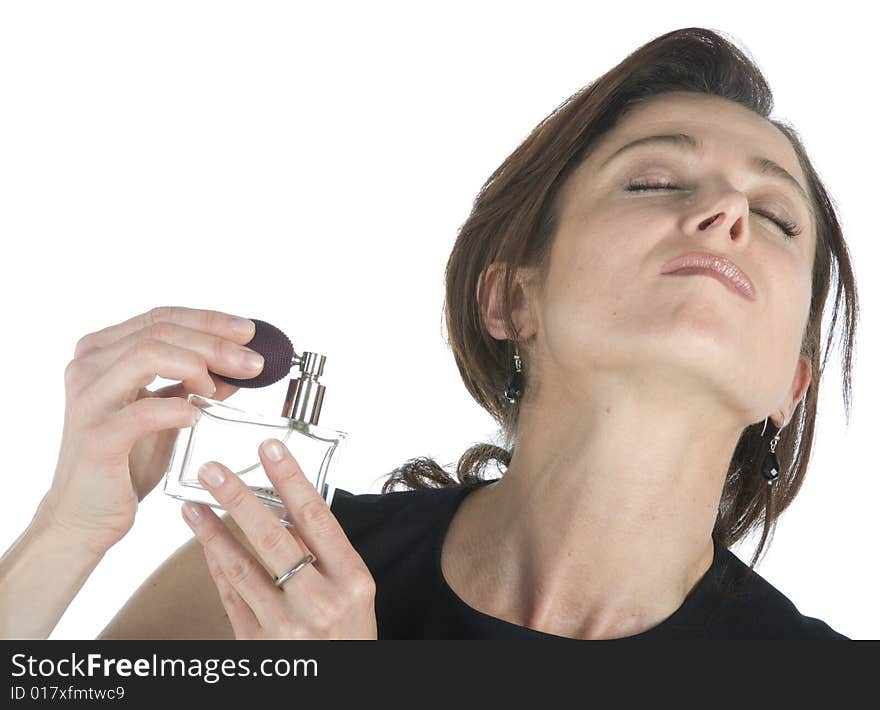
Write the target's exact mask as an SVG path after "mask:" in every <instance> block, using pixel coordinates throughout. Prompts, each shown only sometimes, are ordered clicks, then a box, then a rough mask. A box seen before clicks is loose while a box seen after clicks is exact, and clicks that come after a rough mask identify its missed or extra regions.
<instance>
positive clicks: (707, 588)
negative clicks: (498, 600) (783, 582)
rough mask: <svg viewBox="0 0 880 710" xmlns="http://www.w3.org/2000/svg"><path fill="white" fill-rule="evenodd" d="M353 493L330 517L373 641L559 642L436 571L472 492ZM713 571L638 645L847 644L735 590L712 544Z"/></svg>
mask: <svg viewBox="0 0 880 710" xmlns="http://www.w3.org/2000/svg"><path fill="white" fill-rule="evenodd" d="M495 480H497V479H489V480H484V481H480V482H479V483H477V484H470V485H464V486H462V485H457V486H449V487H443V488H432V489H425V490H412V491H410V490H404V491H392V492H390V493H361V494H353V493H350V492H349V491H347V490H344V489H342V488H337V489H336V491H335V493H334V496H333V500H332V503H331V506H330V508H331V511H332V512H333V513H334V515H335V516H336V519H337V520H338V521H339V524H340V526H341V527H342V529H343V530H344V531H345V533H346V535H347V536H348V539H349V541H350V542H351V544H352V546H353V547H354V548H355V549H356V550H357V552H358V553H359V554H360V556H361V558H362V559H363V560H364V562H365V563H366V565H367V567H368V568H369V569H370V572H371V573H372V575H373V579H374V580H375V582H376V622H377V627H378V636H379V639H563V638H566V637H564V636H557V635H555V634H550V633H545V632H543V631H537V630H535V629H530V628H528V627H525V626H518V625H516V624H513V623H511V622H508V621H504V620H503V619H499V618H496V617H493V616H489V615H488V614H484V613H483V612H480V611H478V610H476V609H474V608H472V607H470V606H468V604H466V603H465V602H464V600H462V599H461V598H460V597H459V596H458V595H457V594H456V593H455V592H454V591H453V590H452V588H451V587H450V586H449V585H448V584H447V582H446V579H445V578H444V577H443V573H442V571H441V567H440V549H441V546H442V544H443V539H444V538H445V535H446V530H447V528H448V527H449V523H450V521H451V520H452V517H453V515H454V514H455V511H456V510H457V509H458V506H459V504H460V503H461V501H462V500H463V499H464V497H465V496H466V495H467V494H468V493H469V492H470V491H472V490H475V489H476V488H477V487H479V486H481V485H485V484H488V483H492V482H494V481H495ZM712 540H713V541H714V543H715V555H714V558H713V560H712V566H711V567H710V568H709V569H708V571H707V572H706V574H705V575H703V577H702V578H701V579H700V581H699V582H698V583H697V584H696V585H695V586H694V588H693V589H692V590H691V592H690V594H689V595H688V596H687V597H686V598H685V600H684V602H683V603H682V605H681V606H680V607H679V608H678V609H677V610H676V611H675V612H673V613H672V615H670V616H669V617H667V618H666V619H664V620H663V621H661V622H660V623H659V624H658V625H657V626H654V627H652V628H650V629H648V630H646V631H643V632H641V633H638V634H635V635H632V636H626V637H622V638H618V639H613V640H625V641H629V640H642V639H834V640H850V639H849V638H848V637H847V636H844V635H843V634H841V633H838V632H837V631H835V630H834V629H832V628H831V627H830V626H829V625H828V624H826V623H825V622H824V621H821V620H820V619H816V618H814V617H809V616H804V615H803V614H801V613H800V612H799V611H798V609H797V608H796V607H795V605H794V604H793V603H792V602H791V601H790V600H789V599H788V598H787V597H786V596H785V595H783V594H782V592H780V591H779V590H777V589H776V588H775V587H774V586H773V585H771V584H770V583H769V582H767V581H766V580H765V579H764V578H763V577H761V576H760V575H759V574H758V573H757V572H754V571H753V572H752V573H751V577H750V579H748V580H747V581H746V582H745V584H744V585H743V586H740V584H739V583H740V581H741V579H742V576H743V575H744V574H745V573H746V572H747V571H748V566H747V565H746V564H745V563H744V562H742V561H741V560H740V559H739V558H738V557H737V556H736V555H734V554H733V553H732V552H730V550H728V549H727V548H726V547H723V546H722V545H721V544H720V543H719V542H718V540H717V538H716V537H715V535H714V534H713V535H712Z"/></svg>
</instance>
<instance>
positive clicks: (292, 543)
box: [182, 439, 377, 639]
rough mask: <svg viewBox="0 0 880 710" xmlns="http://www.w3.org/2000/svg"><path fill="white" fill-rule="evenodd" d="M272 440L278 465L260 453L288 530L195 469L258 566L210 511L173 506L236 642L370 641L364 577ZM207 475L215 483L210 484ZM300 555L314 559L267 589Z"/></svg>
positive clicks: (231, 486)
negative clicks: (198, 547)
mask: <svg viewBox="0 0 880 710" xmlns="http://www.w3.org/2000/svg"><path fill="white" fill-rule="evenodd" d="M272 441H275V442H276V443H277V444H278V447H279V451H280V453H281V459H280V460H278V461H274V460H273V459H271V458H269V456H268V453H269V452H268V451H267V449H266V447H265V445H263V446H261V447H260V449H259V455H260V459H261V461H262V464H263V468H264V469H265V470H266V473H267V474H268V475H269V479H270V480H271V481H272V484H273V486H274V488H275V490H276V491H277V493H278V494H279V495H280V496H281V499H282V500H283V501H284V505H285V508H286V510H287V516H286V517H287V520H289V521H290V522H291V523H292V524H293V526H294V527H293V529H292V530H291V529H289V528H287V527H286V526H285V525H284V524H283V523H282V522H281V521H280V520H279V519H278V518H277V517H276V516H275V515H273V514H272V513H271V512H270V511H269V510H268V509H267V508H266V506H265V505H264V504H263V503H262V502H260V500H259V499H258V498H257V496H256V495H255V494H254V492H253V491H252V490H251V489H250V488H248V486H247V485H245V483H244V482H243V481H242V480H241V479H240V478H239V477H238V476H236V475H235V474H234V473H233V472H232V471H230V470H229V469H228V468H227V467H226V466H224V465H222V464H218V462H216V461H212V462H210V466H209V468H208V470H207V471H205V470H202V471H200V472H199V480H200V481H201V483H202V485H203V486H204V487H205V488H206V489H207V490H208V491H210V493H211V495H213V496H214V498H215V499H216V500H217V502H218V503H220V505H222V506H223V508H225V509H226V510H227V511H228V512H229V514H230V515H231V516H232V519H233V520H234V521H235V522H236V524H237V525H238V527H239V528H241V530H242V532H243V533H244V534H245V536H246V537H247V539H248V541H249V542H250V544H251V545H253V549H254V550H255V551H256V552H257V554H258V555H259V556H260V558H262V561H259V560H257V559H255V558H254V556H253V555H252V554H250V552H249V551H248V550H247V548H246V547H245V546H244V545H242V544H241V542H239V541H238V540H237V539H236V538H235V536H234V535H233V534H232V532H230V530H229V528H227V527H226V525H225V524H224V522H223V521H222V520H221V519H220V518H219V517H218V516H217V514H216V513H214V511H213V510H212V509H211V506H208V505H201V504H198V503H192V502H187V503H184V505H183V508H182V509H183V513H184V515H183V517H184V520H186V521H187V523H188V524H189V526H190V527H191V528H192V530H193V532H194V533H195V536H196V538H197V539H198V540H199V542H200V543H201V544H202V548H203V551H204V553H205V559H206V561H207V563H208V569H209V570H210V571H211V575H212V577H213V578H214V583H215V584H216V585H217V590H218V592H219V593H220V600H221V602H222V603H223V607H224V608H225V609H226V613H227V614H228V615H229V621H230V623H231V624H232V629H233V631H234V632H235V637H236V639H375V638H377V633H376V609H375V593H376V586H375V582H374V580H373V576H372V575H371V574H370V571H369V569H368V568H367V566H366V564H365V563H364V561H363V559H362V558H361V556H360V555H359V554H358V553H357V551H356V550H355V549H354V548H353V547H352V546H351V543H350V542H349V540H348V537H347V536H346V535H345V532H344V531H343V529H342V527H341V526H340V525H339V521H338V520H336V516H334V515H333V513H332V512H331V511H330V506H328V505H327V503H326V501H325V500H324V499H323V498H322V497H321V496H320V494H319V493H318V491H317V490H316V489H315V487H314V485H312V483H310V482H309V480H308V479H307V478H306V477H305V475H304V474H303V472H302V470H301V469H300V466H299V464H298V463H297V462H296V459H294V457H293V455H292V454H291V453H290V451H289V450H288V449H287V447H285V446H284V444H282V443H281V442H280V441H277V439H273V440H272ZM264 444H265V442H264ZM212 472H218V473H220V474H222V478H221V479H219V480H218V479H213V480H212V478H211V474H212ZM206 473H207V475H205V474H206ZM189 506H192V507H193V508H194V509H195V510H196V511H198V516H197V518H195V519H193V518H188V517H187V512H186V511H187V508H188V507H189ZM309 553H311V554H312V555H314V557H315V559H314V561H313V562H312V563H311V564H307V565H306V566H305V567H303V568H302V569H300V570H299V571H298V572H296V573H295V574H294V575H293V576H292V577H289V578H288V579H287V581H285V582H284V583H283V585H282V586H281V587H276V586H275V581H274V578H276V577H280V576H281V575H283V574H284V573H285V572H286V571H287V570H289V569H291V568H292V567H293V566H294V565H296V564H297V562H299V561H300V560H301V559H303V558H304V557H305V556H306V555H307V554H309ZM264 565H265V567H264ZM267 569H268V570H269V571H268V572H267Z"/></svg>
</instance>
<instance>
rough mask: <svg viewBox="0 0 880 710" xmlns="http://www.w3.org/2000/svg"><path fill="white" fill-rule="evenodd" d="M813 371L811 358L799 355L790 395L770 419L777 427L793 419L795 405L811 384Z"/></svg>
mask: <svg viewBox="0 0 880 710" xmlns="http://www.w3.org/2000/svg"><path fill="white" fill-rule="evenodd" d="M812 371H813V368H812V366H811V365H810V361H809V359H808V358H807V357H806V356H805V355H801V356H800V357H798V364H797V368H795V373H794V378H793V379H792V381H791V388H790V389H789V392H788V396H787V397H786V399H785V402H784V403H783V405H782V408H781V409H778V410H777V411H776V412H774V413H773V415H771V417H770V421H772V422H773V424H774V426H775V427H776V428H777V429H778V428H780V427H782V426H785V425H787V424H788V422H789V421H790V420H791V415H792V414H793V413H794V410H795V407H797V405H798V403H799V402H800V401H801V399H802V398H803V396H804V394H805V393H806V391H807V387H809V386H810V381H811V379H812Z"/></svg>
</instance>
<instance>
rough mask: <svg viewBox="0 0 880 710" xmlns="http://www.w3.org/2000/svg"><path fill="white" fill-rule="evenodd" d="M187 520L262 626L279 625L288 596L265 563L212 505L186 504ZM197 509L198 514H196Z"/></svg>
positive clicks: (184, 514) (185, 516)
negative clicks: (237, 537)
mask: <svg viewBox="0 0 880 710" xmlns="http://www.w3.org/2000/svg"><path fill="white" fill-rule="evenodd" d="M181 510H182V511H183V519H184V520H186V522H187V524H188V525H189V526H190V528H192V531H193V533H194V534H195V536H196V538H197V539H198V541H199V542H200V543H201V544H202V546H203V547H205V548H207V549H209V550H210V551H211V554H212V555H213V556H214V559H215V560H216V561H217V564H218V565H219V567H220V569H221V570H223V574H224V576H225V577H226V579H227V580H228V582H229V583H230V584H231V585H232V587H233V589H235V591H236V592H238V595H239V596H240V597H241V598H242V599H244V601H245V603H246V604H247V605H248V606H249V607H250V609H251V611H252V612H253V614H254V616H255V617H256V619H257V621H258V622H259V623H260V626H263V627H266V628H275V627H277V626H278V625H279V624H282V623H283V621H284V618H285V610H284V603H285V602H284V595H283V594H282V593H281V590H280V589H278V587H276V586H275V584H274V583H273V582H272V580H271V579H270V578H269V575H268V574H267V573H266V570H265V569H264V568H263V566H262V565H261V564H260V563H259V562H258V561H257V560H256V559H254V557H253V555H251V554H250V553H249V552H248V551H247V550H246V549H245V547H244V545H242V544H241V543H240V542H239V541H238V540H236V539H235V537H234V536H233V535H232V533H231V532H229V530H228V529H227V528H226V526H225V525H224V524H223V522H222V521H221V520H220V518H219V517H217V515H216V514H215V513H214V511H213V510H211V506H208V505H201V504H196V503H190V502H187V503H184V505H183V506H181ZM191 511H195V512H197V513H198V515H197V516H196V515H192V517H190V513H191Z"/></svg>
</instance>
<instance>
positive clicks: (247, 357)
mask: <svg viewBox="0 0 880 710" xmlns="http://www.w3.org/2000/svg"><path fill="white" fill-rule="evenodd" d="M242 359H243V361H244V364H245V367H248V368H250V369H251V370H257V369H259V368H261V367H262V366H263V356H262V355H260V353H255V352H246V353H244V354H243V355H242Z"/></svg>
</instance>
